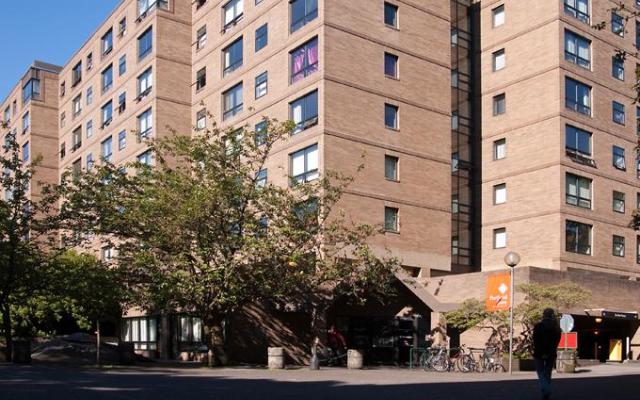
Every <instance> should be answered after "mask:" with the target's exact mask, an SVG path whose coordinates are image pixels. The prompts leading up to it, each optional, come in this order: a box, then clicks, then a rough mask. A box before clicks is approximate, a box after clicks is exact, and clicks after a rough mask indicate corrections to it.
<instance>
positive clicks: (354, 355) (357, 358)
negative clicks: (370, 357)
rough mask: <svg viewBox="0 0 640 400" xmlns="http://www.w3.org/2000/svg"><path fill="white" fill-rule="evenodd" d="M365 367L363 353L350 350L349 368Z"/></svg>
mask: <svg viewBox="0 0 640 400" xmlns="http://www.w3.org/2000/svg"><path fill="white" fill-rule="evenodd" d="M363 365H364V357H363V356H362V351H360V350H354V349H350V350H348V351H347V368H349V369H362V366H363Z"/></svg>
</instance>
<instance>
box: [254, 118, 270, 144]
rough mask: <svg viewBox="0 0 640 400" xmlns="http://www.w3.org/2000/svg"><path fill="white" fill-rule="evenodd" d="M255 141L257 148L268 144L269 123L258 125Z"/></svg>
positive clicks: (262, 122) (264, 122) (263, 122)
mask: <svg viewBox="0 0 640 400" xmlns="http://www.w3.org/2000/svg"><path fill="white" fill-rule="evenodd" d="M254 131H255V141H256V146H262V145H263V144H265V143H267V122H266V121H260V122H258V123H257V124H256V126H255V128H254Z"/></svg>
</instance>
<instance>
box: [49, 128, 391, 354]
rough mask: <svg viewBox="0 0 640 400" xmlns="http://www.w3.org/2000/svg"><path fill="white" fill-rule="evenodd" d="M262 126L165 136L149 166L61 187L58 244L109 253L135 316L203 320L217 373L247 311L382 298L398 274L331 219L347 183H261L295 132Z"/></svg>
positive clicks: (101, 173) (104, 166) (339, 218)
mask: <svg viewBox="0 0 640 400" xmlns="http://www.w3.org/2000/svg"><path fill="white" fill-rule="evenodd" d="M209 117H211V116H209ZM264 124H265V126H266V128H265V129H264V130H260V131H259V132H253V131H250V130H248V129H246V128H241V129H237V130H233V129H228V130H221V129H219V128H218V127H217V126H216V125H215V124H213V125H212V126H211V127H209V128H205V129H201V130H198V131H196V132H195V133H194V135H189V136H185V135H180V134H178V132H172V134H171V135H169V137H167V138H164V139H160V140H156V141H149V143H148V145H149V148H150V152H151V153H152V155H153V167H150V166H148V165H144V164H141V163H139V162H134V163H129V164H127V165H124V166H122V165H119V166H115V165H112V164H110V163H107V162H103V163H101V165H99V166H96V167H95V168H94V169H93V170H92V171H88V172H86V173H83V174H81V175H79V176H76V177H73V178H70V179H68V180H66V181H65V183H64V184H63V185H62V186H61V187H60V188H59V191H60V193H61V195H62V197H63V199H64V201H63V203H62V209H61V215H62V220H64V221H65V222H66V226H65V228H66V232H68V233H67V234H66V237H65V240H67V241H70V242H75V243H78V242H81V241H82V239H83V238H85V237H86V236H87V235H94V234H95V235H98V236H97V237H100V238H101V239H102V240H103V241H104V242H105V243H107V244H108V245H109V246H113V248H114V249H115V250H116V252H115V254H116V256H115V258H114V264H115V265H117V266H118V268H119V269H122V270H124V271H126V277H127V285H128V288H129V289H130V290H131V293H132V294H133V297H134V301H135V302H136V304H138V305H139V306H142V307H143V308H145V309H147V310H150V311H156V312H157V311H160V312H172V311H175V310H180V311H183V312H190V313H194V314H197V315H199V316H201V317H202V318H203V321H204V325H205V336H206V338H207V340H208V342H209V346H210V349H212V350H213V353H214V362H216V363H225V362H226V360H227V357H226V353H225V346H224V335H223V332H222V329H223V321H225V320H226V319H227V318H228V317H229V316H230V315H231V314H232V313H233V312H235V311H237V310H238V309H239V308H241V307H242V306H243V305H246V304H248V303H251V302H258V301H266V302H270V303H274V304H280V305H285V304H297V305H302V306H304V307H308V308H309V309H311V310H315V309H317V308H320V309H326V304H328V303H330V302H331V301H333V300H335V299H337V298H338V297H348V298H351V299H355V300H356V301H364V298H365V296H375V295H376V294H380V293H384V292H387V291H388V288H389V287H390V283H389V281H390V280H391V279H392V277H393V270H394V268H395V267H396V264H397V262H396V261H395V260H394V259H393V258H390V257H388V258H378V257H377V256H375V255H374V254H373V252H372V251H371V249H370V248H369V247H368V245H367V244H366V240H367V239H368V238H369V237H370V236H372V235H373V234H374V233H375V232H376V231H375V229H373V228H372V227H369V226H366V225H356V224H347V223H346V219H345V218H344V215H342V214H341V213H340V212H339V211H338V210H334V208H335V206H336V204H337V203H338V201H339V199H340V197H341V194H342V192H343V190H344V188H345V187H346V186H347V185H348V184H349V183H350V182H351V178H348V177H345V176H342V175H340V174H333V173H328V174H327V175H326V176H324V177H322V178H320V179H318V180H316V181H313V182H308V183H304V184H294V182H291V184H290V185H287V184H284V185H277V184H272V183H271V182H272V181H271V179H270V180H269V182H267V183H265V182H263V181H261V180H260V171H262V170H264V168H265V166H266V165H267V159H268V158H269V157H270V156H271V155H272V153H273V150H274V148H277V147H278V146H282V144H283V142H284V141H285V140H287V139H288V138H289V136H290V135H291V132H292V129H293V128H294V126H293V124H292V123H291V122H284V123H281V122H278V121H275V120H270V119H264ZM125 169H126V170H125ZM279 171H280V169H279V168H277V167H275V166H273V167H271V168H270V169H269V177H270V178H274V177H275V180H278V179H281V180H282V181H284V182H287V181H288V180H289V178H288V177H285V172H284V171H280V172H279ZM332 210H333V211H335V212H332ZM314 314H315V313H314Z"/></svg>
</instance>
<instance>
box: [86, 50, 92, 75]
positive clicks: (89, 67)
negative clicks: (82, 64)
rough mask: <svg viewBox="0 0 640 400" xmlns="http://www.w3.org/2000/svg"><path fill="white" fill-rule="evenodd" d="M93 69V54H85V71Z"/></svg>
mask: <svg viewBox="0 0 640 400" xmlns="http://www.w3.org/2000/svg"><path fill="white" fill-rule="evenodd" d="M92 68H93V53H89V54H87V71H91V69H92Z"/></svg>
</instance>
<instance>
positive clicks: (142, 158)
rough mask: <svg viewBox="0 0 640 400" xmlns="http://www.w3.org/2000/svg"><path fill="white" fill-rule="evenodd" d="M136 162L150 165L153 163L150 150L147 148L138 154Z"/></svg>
mask: <svg viewBox="0 0 640 400" xmlns="http://www.w3.org/2000/svg"><path fill="white" fill-rule="evenodd" d="M138 162H139V163H140V164H142V165H146V166H149V167H150V166H151V165H152V164H153V155H152V153H151V150H147V151H145V152H144V153H142V154H140V155H139V156H138Z"/></svg>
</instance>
